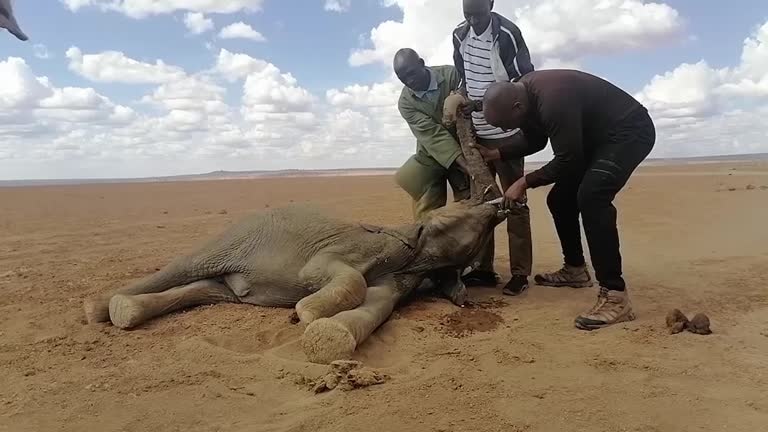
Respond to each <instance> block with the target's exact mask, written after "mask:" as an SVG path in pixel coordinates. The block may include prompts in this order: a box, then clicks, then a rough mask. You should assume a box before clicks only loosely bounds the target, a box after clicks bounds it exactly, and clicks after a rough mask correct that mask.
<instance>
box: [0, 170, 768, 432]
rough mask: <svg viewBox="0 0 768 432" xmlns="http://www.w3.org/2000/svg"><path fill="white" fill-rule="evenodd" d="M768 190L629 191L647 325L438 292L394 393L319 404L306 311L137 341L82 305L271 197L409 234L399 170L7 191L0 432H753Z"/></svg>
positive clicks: (658, 175) (765, 359) (540, 254)
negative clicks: (398, 226) (94, 322)
mask: <svg viewBox="0 0 768 432" xmlns="http://www.w3.org/2000/svg"><path fill="white" fill-rule="evenodd" d="M749 185H752V186H754V187H749V188H748V186H749ZM342 186H343V187H347V188H349V193H346V194H342V193H341V192H340V189H341V188H342ZM761 186H762V188H761ZM765 186H768V165H767V164H766V163H760V164H758V163H755V164H751V165H749V164H748V165H735V164H722V165H697V166H671V167H648V168H644V169H641V170H640V172H639V173H638V175H637V176H636V177H634V178H633V179H632V181H631V182H630V185H629V187H628V189H627V190H625V192H624V193H622V194H621V195H620V196H619V199H618V207H619V211H620V228H621V233H622V243H623V254H624V258H625V263H626V267H625V271H626V276H627V280H628V283H629V284H630V287H631V293H632V295H633V298H634V301H635V305H636V310H637V312H638V315H639V316H638V320H637V321H634V322H632V323H628V324H622V325H617V326H615V327H613V328H609V329H604V330H601V331H598V332H592V333H585V332H581V331H578V330H576V329H574V327H573V324H572V322H573V318H574V317H575V316H576V315H577V314H578V313H579V312H580V311H581V310H582V309H584V308H587V307H589V306H591V305H592V303H593V301H594V298H595V295H596V291H595V289H585V290H573V289H555V288H544V287H538V286H533V287H532V288H531V290H530V291H529V292H528V294H527V295H524V296H523V297H521V298H504V297H503V296H501V295H500V289H501V288H500V287H498V288H496V289H490V288H487V289H486V288H483V289H476V290H473V291H472V293H471V300H472V301H473V302H475V303H476V306H475V307H471V308H464V309H458V308H456V307H454V306H452V305H450V304H449V303H448V302H447V301H444V300H442V299H437V298H428V299H424V300H422V301H418V302H414V303H411V304H408V305H404V306H403V307H402V308H400V310H399V311H397V312H396V313H395V314H394V315H393V317H392V319H391V320H390V321H388V322H387V323H386V324H385V325H383V326H382V327H381V328H380V329H379V330H378V331H377V332H376V333H375V334H374V335H373V336H372V337H371V338H370V340H369V341H368V342H366V343H365V344H364V345H363V346H362V347H361V348H360V350H359V352H358V354H357V356H356V358H357V359H358V360H361V361H363V362H364V364H365V365H366V366H368V367H371V368H375V369H376V370H378V371H380V372H381V373H384V374H387V375H388V376H389V380H388V381H387V382H385V383H384V384H381V385H376V386H372V387H368V388H364V389H359V390H354V391H338V390H337V391H331V392H327V393H322V394H320V395H315V394H314V393H313V392H312V391H310V390H309V389H308V388H307V387H306V386H304V385H301V381H302V377H304V378H309V379H311V378H314V377H317V376H320V375H322V374H324V373H325V372H326V368H325V367H323V366H319V365H312V364H309V363H307V362H306V361H305V360H304V358H303V354H302V353H301V349H300V347H299V345H298V344H297V341H298V338H299V336H300V334H301V331H302V329H301V327H300V326H296V325H292V324H291V323H290V315H291V311H290V310H271V309H264V308H258V307H254V306H247V305H220V306H211V307H204V308H198V309H193V310H190V311H186V312H181V313H177V314H173V315H170V316H167V317H164V318H162V319H159V320H156V321H153V322H151V323H150V324H148V325H145V326H143V327H141V328H139V329H136V330H134V331H130V332H126V331H120V330H118V329H115V328H113V327H111V326H108V325H104V326H93V327H89V326H85V325H84V323H83V316H82V312H81V310H82V309H81V305H82V301H83V299H84V298H86V297H87V296H91V295H93V294H96V293H99V292H105V291H108V290H112V289H116V288H119V287H120V286H121V285H123V284H124V283H127V282H128V281H130V280H131V279H133V278H138V277H140V276H143V275H145V274H148V273H150V272H153V271H154V270H155V269H156V268H158V267H159V266H161V265H163V264H164V263H166V262H167V261H168V260H169V259H171V258H172V257H173V256H174V255H175V254H176V253H178V252H181V251H185V250H187V249H188V248H190V247H193V246H195V245H196V244H198V242H200V241H202V240H204V239H205V238H206V236H208V235H210V234H214V233H216V232H218V231H220V230H221V229H222V228H223V227H224V226H226V225H227V224H230V223H232V222H233V221H234V220H235V219H237V218H238V217H239V216H241V215H243V214H245V213H246V212H250V211H253V210H259V209H262V208H265V207H267V206H272V207H275V206H279V205H283V204H286V203H288V202H289V201H294V202H297V203H301V202H312V203H313V204H314V205H317V206H320V207H322V208H324V209H327V211H328V212H330V213H332V214H336V215H339V216H342V217H345V218H349V219H353V220H361V221H367V222H372V223H386V224H394V223H402V222H405V221H407V220H409V214H410V213H409V202H408V201H407V199H406V197H405V196H404V194H403V193H402V192H401V191H399V190H398V189H397V188H396V186H395V185H394V183H393V182H392V181H391V178H389V177H360V178H317V179H269V180H253V181H218V182H195V183H166V184H134V185H88V186H64V187H35V188H18V189H0V239H1V240H0V292H2V294H3V295H2V296H0V370H1V371H2V373H0V431H13V432H22V431H35V432H43V431H44V432H53V431H78V432H80V431H90V430H99V431H137V432H138V431H185V432H193V431H264V432H266V431H307V432H310V431H329V432H330V431H334V432H336V431H367V430H371V431H379V430H381V431H396V430H401V431H406V432H407V431H414V432H416V431H419V432H422V431H484V432H485V431H488V432H491V431H505V432H516V431H590V432H597V431H617V432H618V431H638V432H639V431H643V432H649V431H721V430H722V431H729V432H737V431H745V432H754V431H756V430H760V429H761V428H763V427H765V425H766V424H768V392H766V389H767V388H768V286H767V285H766V282H765V277H766V274H767V273H768V228H766V226H767V225H766V224H767V223H768V222H766V221H768V188H766V187H765ZM729 189H732V190H729ZM545 194H546V189H542V190H536V191H534V192H533V193H532V194H531V197H530V199H531V205H532V213H533V217H534V221H533V230H534V233H533V235H534V241H535V271H543V270H550V269H553V268H556V267H557V266H558V265H559V264H560V251H559V247H558V243H557V241H556V237H555V234H554V231H553V229H552V224H551V221H550V217H549V214H548V212H547V209H546V205H545ZM498 238H499V240H498V244H497V249H498V254H497V258H498V262H497V265H498V269H499V271H500V272H501V273H502V274H503V275H504V276H506V275H507V272H506V267H507V266H506V259H507V253H506V235H505V232H504V230H503V228H500V229H499V236H498ZM673 307H677V308H680V309H682V310H683V311H684V312H686V313H687V314H688V315H689V317H690V316H692V315H693V314H694V313H696V312H706V313H707V314H709V316H710V318H711V319H712V328H713V330H714V334H712V335H710V336H698V335H694V334H691V333H687V332H686V333H682V334H678V335H670V334H668V333H667V331H666V329H665V325H664V317H665V314H666V312H667V311H668V310H669V309H670V308H673ZM462 330H463V332H462Z"/></svg>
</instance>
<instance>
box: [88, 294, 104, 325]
mask: <svg viewBox="0 0 768 432" xmlns="http://www.w3.org/2000/svg"><path fill="white" fill-rule="evenodd" d="M83 311H84V312H85V321H86V322H87V323H88V324H96V323H104V322H109V298H105V297H97V298H92V299H87V300H85V302H83Z"/></svg>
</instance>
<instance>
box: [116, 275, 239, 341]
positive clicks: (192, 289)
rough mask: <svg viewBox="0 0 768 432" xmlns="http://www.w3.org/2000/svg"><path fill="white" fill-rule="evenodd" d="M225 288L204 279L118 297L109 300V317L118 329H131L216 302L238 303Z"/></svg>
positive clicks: (237, 299) (215, 282)
mask: <svg viewBox="0 0 768 432" xmlns="http://www.w3.org/2000/svg"><path fill="white" fill-rule="evenodd" d="M239 302H240V300H239V298H238V297H237V296H236V295H235V294H234V293H233V292H232V290H230V289H229V288H228V287H227V286H226V285H224V284H221V283H219V282H217V281H215V280H211V279H205V280H201V281H197V282H193V283H191V284H189V285H185V286H181V287H177V288H173V289H170V290H167V291H164V292H161V293H155V294H138V295H126V294H117V295H115V296H113V297H112V298H111V299H110V301H109V318H110V320H111V321H112V324H114V325H115V326H117V327H120V328H122V329H130V328H133V327H136V326H138V325H140V324H142V323H145V322H147V321H149V320H150V319H152V318H156V317H159V316H162V315H166V314H169V313H171V312H175V311H178V310H182V309H186V308H190V307H194V306H200V305H207V304H217V303H239Z"/></svg>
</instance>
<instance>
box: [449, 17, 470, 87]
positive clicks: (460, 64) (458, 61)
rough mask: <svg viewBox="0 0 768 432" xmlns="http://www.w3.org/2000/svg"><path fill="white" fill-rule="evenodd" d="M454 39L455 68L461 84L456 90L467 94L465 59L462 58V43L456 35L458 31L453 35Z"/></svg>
mask: <svg viewBox="0 0 768 432" xmlns="http://www.w3.org/2000/svg"><path fill="white" fill-rule="evenodd" d="M451 37H452V38H453V66H454V67H455V68H456V72H457V73H458V74H459V83H458V85H457V86H456V90H459V91H460V92H462V94H464V95H466V94H467V78H466V76H465V73H464V58H463V57H462V56H461V41H460V40H459V37H458V36H457V35H456V30H454V31H453V34H452V35H451Z"/></svg>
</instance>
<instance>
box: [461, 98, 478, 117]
mask: <svg viewBox="0 0 768 432" xmlns="http://www.w3.org/2000/svg"><path fill="white" fill-rule="evenodd" d="M459 109H460V110H461V113H462V114H463V115H464V117H466V118H469V117H472V113H473V112H475V111H482V110H483V101H481V100H475V101H473V100H471V99H467V101H466V102H464V103H462V104H460V105H459Z"/></svg>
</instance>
